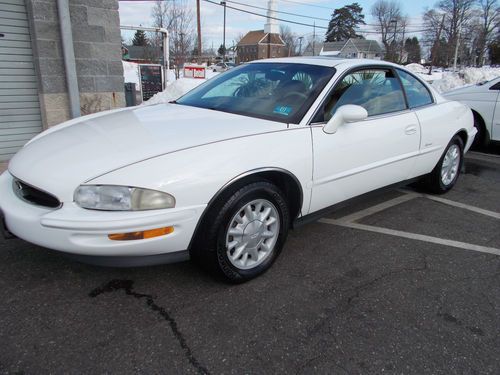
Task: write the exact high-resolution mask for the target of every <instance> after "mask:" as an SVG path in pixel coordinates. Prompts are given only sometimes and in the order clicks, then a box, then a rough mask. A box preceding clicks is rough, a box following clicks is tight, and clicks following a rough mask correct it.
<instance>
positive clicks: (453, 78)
mask: <svg viewBox="0 0 500 375" xmlns="http://www.w3.org/2000/svg"><path fill="white" fill-rule="evenodd" d="M497 77H500V68H490V67H482V68H465V69H463V70H460V71H459V72H444V74H443V78H442V79H440V80H437V81H434V82H433V83H432V87H434V88H435V89H436V90H437V91H439V92H447V91H450V90H453V89H456V88H458V87H462V86H468V85H474V84H476V83H480V82H484V81H490V80H492V79H494V78H497Z"/></svg>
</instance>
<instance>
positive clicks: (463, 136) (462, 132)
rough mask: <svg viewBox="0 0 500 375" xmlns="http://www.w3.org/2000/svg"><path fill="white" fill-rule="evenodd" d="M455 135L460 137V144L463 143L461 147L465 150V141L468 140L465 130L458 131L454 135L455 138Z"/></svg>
mask: <svg viewBox="0 0 500 375" xmlns="http://www.w3.org/2000/svg"><path fill="white" fill-rule="evenodd" d="M456 135H458V136H459V137H460V139H461V140H462V143H463V147H464V148H465V146H466V145H467V140H468V138H469V135H468V134H467V131H466V130H465V129H460V131H458V132H457V133H456V134H455V136H456ZM464 152H465V151H464Z"/></svg>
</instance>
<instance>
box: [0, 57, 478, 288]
mask: <svg viewBox="0 0 500 375" xmlns="http://www.w3.org/2000/svg"><path fill="white" fill-rule="evenodd" d="M473 122H474V121H473V115H472V112H471V110H470V109H469V108H468V107H466V106H464V105H463V104H460V103H458V102H455V101H449V100H446V99H444V98H443V97H442V96H440V95H439V94H438V93H437V92H435V91H434V90H433V89H432V88H430V87H429V86H427V84H426V83H425V82H423V81H422V80H420V79H419V78H418V77H416V76H415V75H414V74H412V73H410V72H409V71H407V70H405V69H404V68H402V67H400V66H398V65H394V64H390V63H385V62H380V61H370V60H343V59H331V58H284V59H269V60H265V61H262V60H261V61H255V62H252V63H249V64H245V65H242V66H239V67H237V68H234V69H231V70H229V71H227V72H226V73H224V74H221V75H219V76H217V77H215V78H213V79H211V80H209V81H207V82H206V83H204V84H202V85H201V86H198V87H197V88H195V89H194V90H192V91H190V92H189V93H187V94H186V95H184V96H183V97H181V98H180V99H178V100H176V101H174V102H171V103H169V104H158V105H153V106H145V107H134V108H124V109H119V110H116V111H111V112H104V113H99V114H93V115H90V116H85V117H82V118H78V119H74V120H71V121H68V122H66V123H64V124H61V125H59V126H56V127H54V128H51V129H49V130H47V131H45V132H44V133H42V134H40V135H39V136H37V137H35V138H34V139H32V140H31V141H30V142H28V143H27V144H26V145H25V146H24V148H22V149H21V150H20V151H19V152H18V153H17V154H16V155H15V156H14V157H13V159H12V160H11V161H10V164H9V167H8V171H6V172H5V173H3V174H2V175H1V177H0V208H1V211H2V212H3V220H2V221H3V227H4V232H5V233H6V234H7V235H8V234H10V233H12V234H13V235H15V236H18V237H20V238H22V239H24V240H26V241H29V242H32V243H34V244H37V245H40V246H44V247H47V248H50V249H54V250H58V251H62V252H64V253H67V254H71V255H72V256H73V257H76V258H77V259H79V260H82V261H86V262H91V263H96V264H104V265H113V266H137V265H149V264H154V263H166V262H172V261H181V260H186V259H188V258H191V259H194V260H195V261H197V262H198V263H199V264H201V265H202V266H204V267H206V268H208V269H210V270H212V271H214V272H215V273H216V274H219V275H220V276H222V277H224V278H225V279H227V280H229V281H232V282H241V281H245V280H248V279H251V278H253V277H255V276H257V275H259V274H261V273H263V272H264V271H266V270H267V269H268V268H269V267H270V266H271V265H272V263H273V262H274V260H275V259H276V257H277V256H278V254H279V253H280V250H281V248H282V247H283V244H284V242H285V239H286V237H287V232H288V230H289V228H290V227H291V226H293V225H297V224H299V223H303V222H305V221H306V220H307V219H310V218H311V217H317V216H318V214H320V213H324V209H326V208H331V207H332V206H334V205H338V204H339V203H340V202H344V203H345V201H347V200H350V199H352V198H354V197H356V196H360V195H362V194H365V193H368V192H370V191H373V190H377V189H380V188H382V187H385V186H388V185H394V184H398V183H401V182H406V183H407V182H409V181H413V180H414V179H416V178H421V179H422V181H423V182H424V185H425V186H426V187H427V188H428V189H429V190H431V191H433V192H435V193H444V192H446V191H447V190H449V189H450V188H452V187H453V185H454V184H455V182H456V181H457V178H458V176H459V173H460V167H461V164H462V160H463V155H464V152H466V151H467V150H468V148H469V147H470V145H471V143H472V142H473V140H474V136H475V133H476V129H475V128H474V126H473Z"/></svg>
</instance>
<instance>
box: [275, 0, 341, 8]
mask: <svg viewBox="0 0 500 375" xmlns="http://www.w3.org/2000/svg"><path fill="white" fill-rule="evenodd" d="M278 1H283V2H285V3H292V4H299V5H306V6H308V7H315V8H322V9H328V10H333V9H332V8H330V7H325V6H322V5H316V4H309V3H302V2H300V1H293V0H278Z"/></svg>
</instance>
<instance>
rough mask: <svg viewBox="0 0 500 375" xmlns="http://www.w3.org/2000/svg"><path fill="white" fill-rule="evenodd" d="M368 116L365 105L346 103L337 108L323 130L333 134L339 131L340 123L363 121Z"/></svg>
mask: <svg viewBox="0 0 500 375" xmlns="http://www.w3.org/2000/svg"><path fill="white" fill-rule="evenodd" d="M367 117H368V112H367V111H366V109H364V108H363V107H361V106H359V105H354V104H346V105H343V106H341V107H339V108H337V110H336V111H335V113H334V114H333V116H332V118H331V119H330V120H329V121H328V122H327V123H326V125H325V126H324V127H323V131H324V132H325V133H328V134H333V133H336V132H337V129H338V128H339V126H340V125H342V124H347V123H350V122H358V121H363V120H364V119H366V118H367Z"/></svg>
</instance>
